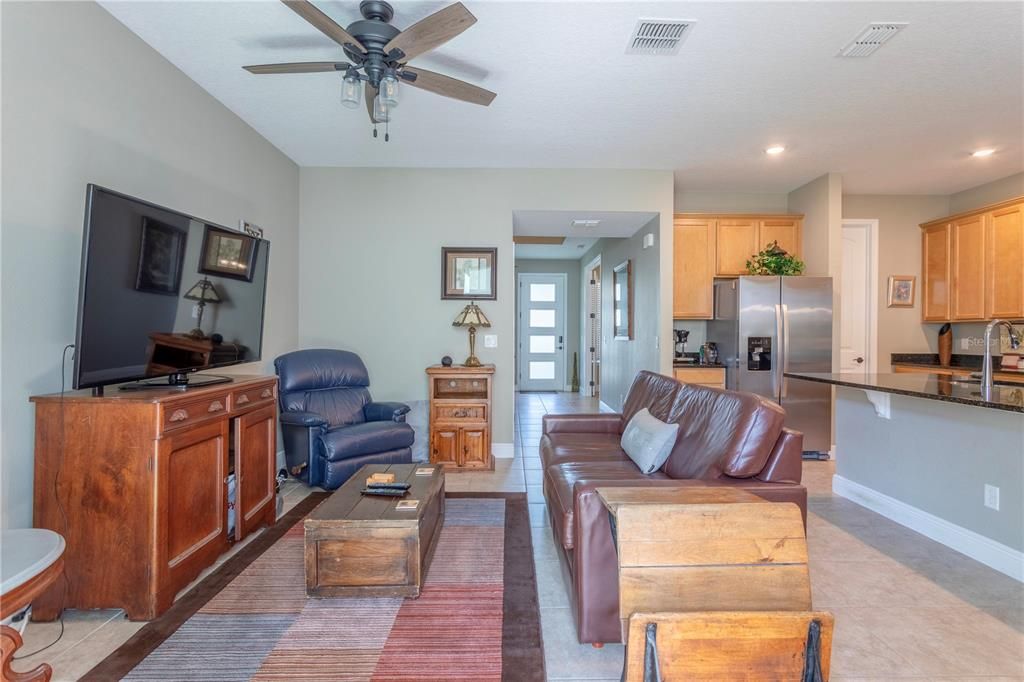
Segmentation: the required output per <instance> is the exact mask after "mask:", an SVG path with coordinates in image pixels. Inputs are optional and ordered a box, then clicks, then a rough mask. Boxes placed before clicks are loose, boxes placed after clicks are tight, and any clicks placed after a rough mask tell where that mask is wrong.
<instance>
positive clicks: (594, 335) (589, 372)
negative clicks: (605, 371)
mask: <svg viewBox="0 0 1024 682" xmlns="http://www.w3.org/2000/svg"><path fill="white" fill-rule="evenodd" d="M583 272H584V278H585V282H586V292H587V298H586V303H585V304H584V311H583V315H584V317H585V319H584V323H585V324H584V329H585V330H586V331H585V338H584V340H583V348H584V353H586V360H585V361H584V370H583V374H584V377H583V386H582V388H583V391H582V392H583V395H586V396H592V397H594V398H600V397H601V256H598V257H597V258H595V259H594V260H593V261H591V262H590V263H588V264H587V265H586V267H585V269H584V271H583Z"/></svg>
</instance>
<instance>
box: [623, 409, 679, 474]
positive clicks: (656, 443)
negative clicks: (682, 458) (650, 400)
mask: <svg viewBox="0 0 1024 682" xmlns="http://www.w3.org/2000/svg"><path fill="white" fill-rule="evenodd" d="M677 433H679V424H666V423H665V422H663V421H661V420H660V419H658V418H656V417H654V416H652V415H651V413H650V412H648V411H647V408H646V407H645V408H644V409H642V410H640V411H639V412H637V413H636V414H635V415H633V418H632V419H630V420H629V424H627V425H626V430H625V431H624V432H623V433H622V449H623V450H625V452H626V454H627V455H629V458H630V459H631V460H633V464H636V466H637V468H638V469H639V470H640V473H642V474H653V473H654V472H655V471H657V470H658V469H660V468H661V465H662V464H664V463H665V460H666V459H668V454H669V453H670V452H671V451H672V446H673V445H675V444H676V434H677Z"/></svg>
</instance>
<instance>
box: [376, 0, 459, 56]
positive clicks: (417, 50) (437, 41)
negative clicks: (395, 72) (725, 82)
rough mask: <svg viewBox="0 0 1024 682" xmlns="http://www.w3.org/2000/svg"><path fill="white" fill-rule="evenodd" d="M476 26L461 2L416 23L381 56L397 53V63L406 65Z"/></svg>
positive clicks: (385, 47)
mask: <svg viewBox="0 0 1024 682" xmlns="http://www.w3.org/2000/svg"><path fill="white" fill-rule="evenodd" d="M475 23H476V17H474V16H473V14H472V12H470V11H469V10H468V9H466V7H465V5H463V4H462V3H461V2H457V3H455V4H454V5H449V6H448V7H445V8H444V9H442V10H439V11H437V12H434V13H433V14H431V15H430V16H429V17H427V18H426V19H421V20H420V21H417V22H416V23H415V24H413V25H412V26H410V27H409V28H407V29H405V30H404V31H402V32H401V33H399V34H398V35H397V36H395V37H394V38H392V39H391V42H389V43H388V44H387V45H385V46H384V54H388V53H390V52H391V50H394V49H399V50H401V51H402V52H403V53H404V55H403V56H402V57H400V58H399V61H402V62H407V61H409V60H410V59H412V58H414V57H418V56H419V55H421V54H423V53H424V52H429V51H430V50H433V49H434V48H435V47H437V46H439V45H443V44H444V43H447V42H448V41H449V40H451V39H452V38H454V37H455V36H457V35H459V34H460V33H462V32H463V31H465V30H466V29H467V28H469V27H470V26H472V25H473V24H475Z"/></svg>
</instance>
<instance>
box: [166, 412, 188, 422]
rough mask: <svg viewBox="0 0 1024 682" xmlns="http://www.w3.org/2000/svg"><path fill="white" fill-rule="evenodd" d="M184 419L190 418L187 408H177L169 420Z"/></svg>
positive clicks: (178, 420) (177, 420)
mask: <svg viewBox="0 0 1024 682" xmlns="http://www.w3.org/2000/svg"><path fill="white" fill-rule="evenodd" d="M184 419H188V412H186V411H185V410H175V411H174V412H172V413H171V418H170V420H169V421H172V422H180V421H182V420H184Z"/></svg>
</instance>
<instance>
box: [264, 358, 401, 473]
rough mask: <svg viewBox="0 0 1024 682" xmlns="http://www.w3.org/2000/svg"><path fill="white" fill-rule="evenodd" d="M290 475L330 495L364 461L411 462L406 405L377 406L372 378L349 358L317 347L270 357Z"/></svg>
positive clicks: (356, 361)
mask: <svg viewBox="0 0 1024 682" xmlns="http://www.w3.org/2000/svg"><path fill="white" fill-rule="evenodd" d="M274 368H275V369H276V371H277V375H278V377H279V378H280V390H279V392H278V393H279V401H280V407H281V432H282V435H283V437H284V454H285V460H286V461H287V463H288V470H289V471H290V472H291V473H292V475H293V476H296V477H297V478H301V479H302V480H303V481H305V482H306V483H308V484H309V485H317V486H321V487H323V488H326V489H327V490H334V489H335V488H337V487H338V486H340V485H341V484H342V483H344V482H345V481H346V480H348V478H349V477H350V476H352V474H354V473H355V472H356V471H357V470H358V469H359V467H361V466H363V465H364V464H396V463H404V462H411V461H412V448H411V446H412V442H413V437H414V436H413V430H412V427H411V426H409V425H408V424H406V423H405V415H406V413H407V412H409V406H408V405H405V404H403V403H375V402H373V401H372V400H371V399H370V391H369V389H368V388H367V387H368V386H369V385H370V375H369V373H368V372H367V371H366V365H364V364H363V361H362V360H361V359H360V358H359V356H358V355H356V354H355V353H351V352H349V351H344V350H330V349H315V350H299V351H295V352H292V353H285V354H284V355H282V356H280V357H279V358H277V359H276V360H274Z"/></svg>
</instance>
